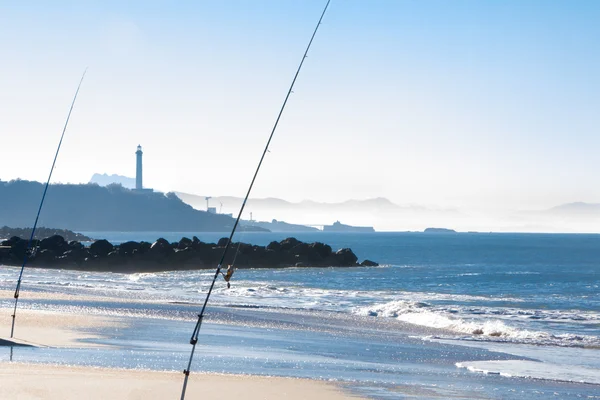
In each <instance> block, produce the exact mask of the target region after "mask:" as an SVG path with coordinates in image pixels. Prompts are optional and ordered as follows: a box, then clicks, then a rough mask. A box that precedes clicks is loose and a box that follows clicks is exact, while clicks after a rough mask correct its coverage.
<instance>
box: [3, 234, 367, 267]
mask: <svg viewBox="0 0 600 400" xmlns="http://www.w3.org/2000/svg"><path fill="white" fill-rule="evenodd" d="M227 241H228V239H227V238H222V239H220V240H219V241H218V242H217V243H204V242H202V241H200V240H199V239H198V238H197V237H195V236H194V237H193V238H192V239H189V238H185V237H184V238H182V239H181V240H180V241H178V242H172V243H170V242H168V241H167V240H165V239H162V238H160V239H158V240H157V241H156V242H154V243H149V242H133V241H132V242H124V243H121V244H119V245H113V244H111V243H110V242H108V241H107V240H104V239H102V240H96V241H95V242H93V243H92V244H91V245H89V246H84V245H83V244H82V243H80V242H77V241H70V242H67V241H65V240H64V238H63V237H62V236H59V235H55V236H51V237H49V238H46V239H43V240H36V241H34V243H33V244H34V246H33V248H34V249H35V250H34V251H33V252H31V254H30V256H29V260H28V263H27V264H28V265H29V266H32V267H40V268H60V269H76V270H85V271H109V272H126V273H131V272H158V271H172V270H194V269H212V268H215V267H216V265H217V263H218V262H219V260H220V259H221V256H222V254H223V250H224V248H225V246H226V245H227ZM26 251H27V240H24V239H21V238H19V237H12V238H10V239H8V240H5V241H3V242H1V243H0V264H4V265H16V266H20V265H21V263H22V262H23V258H24V256H25V252H26ZM236 254H237V256H236ZM234 257H236V262H235V266H236V268H285V267H357V266H377V265H378V264H377V263H375V262H373V261H370V260H364V261H363V262H361V263H358V258H357V257H356V255H355V254H354V253H353V252H352V250H350V249H340V250H337V251H333V250H332V248H331V246H329V245H327V244H324V243H319V242H315V243H304V242H301V241H299V240H297V239H295V238H287V239H284V240H282V241H280V242H271V243H269V245H267V246H256V245H251V244H246V243H232V244H231V246H230V249H229V252H228V256H227V257H226V259H225V262H224V266H226V265H227V264H231V263H232V262H233V259H234Z"/></svg>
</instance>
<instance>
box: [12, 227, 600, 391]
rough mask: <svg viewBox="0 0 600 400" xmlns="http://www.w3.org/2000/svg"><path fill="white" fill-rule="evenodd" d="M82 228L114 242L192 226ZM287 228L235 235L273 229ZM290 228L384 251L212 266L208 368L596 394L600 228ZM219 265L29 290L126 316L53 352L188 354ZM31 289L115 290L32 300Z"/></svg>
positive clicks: (131, 357) (204, 336)
mask: <svg viewBox="0 0 600 400" xmlns="http://www.w3.org/2000/svg"><path fill="white" fill-rule="evenodd" d="M86 234H87V235H88V236H92V237H97V238H99V237H107V238H108V239H109V240H111V241H113V242H115V243H117V242H121V241H125V240H131V239H136V240H149V241H151V240H154V239H156V238H157V237H158V236H164V237H166V238H167V239H169V240H177V239H179V238H181V236H183V235H186V236H191V235H192V234H191V233H174V234H164V233H163V234H160V233H159V232H153V233H145V234H139V233H135V234H134V233H97V232H86ZM282 235H283V234H274V233H244V234H243V235H240V236H239V237H237V238H236V240H241V241H244V242H251V243H254V244H260V245H264V244H267V243H269V242H270V241H272V240H281V239H283V238H284V236H282ZM220 236H222V234H218V233H203V234H198V237H199V238H200V239H201V240H204V241H212V242H214V241H217V240H218V239H219V238H220ZM295 236H296V237H298V239H301V240H304V241H315V240H319V241H323V242H326V243H329V244H330V245H332V247H333V248H334V249H336V248H341V247H351V248H352V249H353V250H354V251H355V253H356V254H357V256H358V257H359V259H361V260H362V259H365V258H368V259H372V260H375V261H378V262H380V263H382V266H380V267H375V268H320V269H305V268H288V269H273V270H264V269H254V270H245V269H239V270H238V271H237V272H236V274H235V275H234V279H233V281H232V287H231V289H227V288H226V287H225V285H224V284H223V282H221V281H219V282H218V284H217V286H216V290H215V292H214V295H213V297H212V298H211V303H210V308H209V312H208V316H207V323H206V324H205V326H203V328H202V331H201V335H200V343H201V349H200V351H199V360H198V364H197V368H198V369H199V370H208V371H218V372H221V371H225V372H249V373H256V374H271V375H283V376H297V377H310V378H317V379H335V380H338V381H340V382H342V383H344V384H346V385H349V387H351V389H352V390H355V391H357V392H360V393H362V394H367V395H369V396H371V397H373V398H396V397H398V396H400V395H399V394H398V393H400V392H399V391H401V390H404V389H401V388H403V387H404V386H403V385H406V384H410V385H416V386H415V387H416V389H415V390H416V391H417V392H416V393H417V394H418V395H421V396H423V397H427V396H430V397H435V396H438V397H441V398H446V397H453V396H454V397H458V398H477V397H482V398H547V397H549V396H551V395H552V396H558V398H579V397H581V396H583V397H587V398H594V397H593V396H595V395H597V393H598V391H599V390H600V386H598V385H600V361H598V360H600V357H599V356H600V353H599V352H600V350H599V349H600V296H599V295H598V293H599V287H600V273H599V272H600V271H599V269H600V268H599V266H598V260H600V235H566V234H565V235H554V234H467V233H464V234H426V233H374V234H350V233H348V234H331V233H304V234H299V235H295ZM16 274H17V270H16V269H15V268H3V269H2V270H1V271H0V288H2V289H11V288H12V286H13V285H14V280H15V278H16ZM213 274H214V272H213V271H185V272H165V273H157V274H133V275H126V274H110V273H87V272H81V271H55V270H52V271H50V270H41V269H28V270H26V273H25V280H24V283H23V288H22V291H23V294H22V304H23V306H24V307H29V308H44V309H49V310H65V309H73V310H80V311H84V312H86V313H95V314H102V315H114V316H118V317H121V318H124V319H125V320H126V321H128V322H129V324H128V327H126V328H123V329H121V330H116V331H115V330H111V331H110V332H105V333H106V338H105V339H102V342H103V343H106V344H111V345H113V346H114V348H112V349H110V350H106V351H103V352H96V353H94V354H96V355H95V356H94V357H82V353H84V352H86V351H87V352H89V350H61V354H62V356H61V357H62V358H61V359H62V360H63V361H60V360H59V361H58V362H63V363H76V364H77V363H82V362H83V363H84V364H86V365H103V366H114V367H126V368H150V369H161V370H162V369H172V370H180V369H182V368H183V365H184V363H185V359H186V357H187V356H188V354H189V353H188V351H189V350H190V349H189V347H190V346H189V344H187V342H188V341H189V335H190V334H191V330H192V328H193V322H194V318H195V315H196V314H197V312H198V310H199V307H200V305H199V303H200V302H201V301H202V300H203V296H204V295H205V292H206V289H207V288H208V284H209V283H210V278H211V277H212V275H213ZM27 291H44V292H54V293H71V294H78V295H92V294H93V295H96V296H98V295H99V296H105V297H106V300H105V301H103V300H93V301H91V300H90V301H78V302H75V301H70V300H53V301H44V302H39V301H33V300H28V299H27ZM115 297H117V298H118V299H119V301H112V300H111V298H115ZM2 305H3V306H9V305H10V299H5V300H3V301H2ZM1 357H4V358H6V356H5V355H3V356H1ZM17 357H19V359H20V360H23V361H38V362H43V361H48V360H49V359H50V358H51V357H55V353H51V352H50V350H38V349H36V350H19V352H18V354H17ZM81 360H85V361H81ZM554 393H556V394H554ZM589 396H592V397H589ZM400 397H401V396H400Z"/></svg>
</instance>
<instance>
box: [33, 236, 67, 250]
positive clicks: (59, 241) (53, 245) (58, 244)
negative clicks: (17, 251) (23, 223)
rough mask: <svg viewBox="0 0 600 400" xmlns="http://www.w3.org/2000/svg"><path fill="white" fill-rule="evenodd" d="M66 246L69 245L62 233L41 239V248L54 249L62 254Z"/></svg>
mask: <svg viewBox="0 0 600 400" xmlns="http://www.w3.org/2000/svg"><path fill="white" fill-rule="evenodd" d="M66 247H68V244H67V242H65V238H63V237H62V236H60V235H54V236H50V237H47V238H46V239H42V240H41V241H40V249H41V250H53V251H54V252H57V253H58V252H60V253H61V254H62V250H63V249H65V248H66Z"/></svg>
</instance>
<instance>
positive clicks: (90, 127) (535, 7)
mask: <svg viewBox="0 0 600 400" xmlns="http://www.w3.org/2000/svg"><path fill="white" fill-rule="evenodd" d="M323 6H324V1H320V0H319V1H316V0H308V1H304V2H295V1H292V0H289V1H288V0H285V1H275V0H268V1H267V0H260V1H256V2H252V3H249V2H245V1H241V0H227V1H222V2H208V1H199V2H191V1H190V2H188V1H183V2H179V3H177V4H176V5H173V4H169V3H163V2H158V1H149V2H146V1H144V2H142V1H132V2H127V3H122V2H118V1H100V0H92V1H87V2H84V3H77V2H59V3H56V4H50V3H46V2H42V1H22V2H16V3H15V2H10V3H4V4H3V13H2V15H0V43H1V44H2V48H3V55H4V57H3V61H4V62H3V63H2V65H0V71H2V74H0V87H2V88H3V90H2V91H0V109H1V110H2V114H0V129H1V130H2V131H3V132H5V135H4V137H3V148H5V149H6V150H5V154H3V157H2V158H0V171H2V173H1V174H0V178H1V179H3V180H10V179H15V178H17V177H18V178H22V179H27V180H37V181H45V179H46V177H47V175H48V172H49V168H50V164H51V162H52V158H53V156H54V152H55V150H56V145H57V143H58V139H59V135H60V131H61V129H62V126H63V124H64V120H65V118H66V114H67V111H68V107H69V104H70V101H71V99H72V96H73V94H74V91H75V88H76V85H77V82H78V79H79V77H80V75H81V73H82V72H83V69H84V68H85V67H89V70H88V75H87V77H86V80H85V81H84V84H83V86H82V89H81V92H80V97H79V99H78V102H77V104H76V105H75V109H74V112H73V116H72V119H71V123H70V126H69V129H68V131H67V133H66V136H65V140H64V143H63V148H62V150H61V154H60V155H59V157H58V162H57V167H56V169H55V171H54V176H53V182H71V183H86V182H87V181H88V180H89V179H90V177H91V176H92V175H93V173H108V174H120V175H126V176H133V175H134V174H135V155H134V153H135V148H136V146H137V145H138V144H141V145H142V147H143V150H144V183H145V186H146V187H151V188H155V189H157V190H161V191H173V190H177V191H182V192H186V193H204V194H209V195H218V194H222V193H227V194H231V195H234V196H238V197H241V196H243V195H244V194H245V192H246V190H247V186H248V184H249V181H250V178H251V176H252V173H253V171H254V168H255V166H256V163H257V162H258V158H259V156H260V153H261V151H262V148H263V146H264V144H265V141H266V139H267V136H268V134H269V132H270V129H271V127H272V124H273V122H274V119H275V117H276V113H277V111H278V108H279V106H280V104H281V101H282V100H283V97H284V95H285V92H286V90H287V87H288V85H289V84H290V81H291V79H292V77H293V74H294V72H295V69H296V67H297V64H298V62H299V60H300V57H301V55H302V52H303V50H304V48H305V46H306V43H307V41H308V39H309V37H310V34H311V33H312V29H313V28H314V24H315V23H316V20H317V19H318V16H319V14H320V11H321V9H322V7H323ZM598 20H600V3H598V2H594V1H576V2H568V3H567V2H560V1H542V0H532V1H529V2H526V3H523V2H521V1H517V0H512V1H510V0H509V1H505V2H476V1H467V0H465V1H456V2H444V1H440V0H437V1H433V0H425V1H421V2H413V1H392V0H380V1H373V2H364V1H358V0H347V1H343V2H342V1H333V2H332V3H331V8H330V10H329V11H328V13H327V15H326V16H325V19H324V21H323V25H322V26H321V29H320V31H319V33H318V34H317V37H316V38H315V41H314V43H313V48H312V50H311V52H310V53H309V57H308V59H307V61H306V63H305V66H304V69H303V71H302V73H301V74H300V77H299V79H298V81H297V84H296V87H295V91H294V94H293V95H292V97H291V99H290V102H289V104H288V108H287V109H286V111H285V113H284V115H283V118H282V120H281V123H280V127H279V130H278V131H277V133H276V135H275V137H274V141H273V143H272V147H271V152H270V153H268V155H267V158H266V160H265V163H264V165H263V169H262V170H261V173H260V174H259V176H258V179H257V182H256V186H255V189H254V191H253V193H252V197H254V198H265V197H274V198H285V199H288V200H290V201H294V202H297V201H300V200H302V199H313V200H315V201H321V202H339V201H342V200H344V199H350V198H356V199H364V198H376V197H385V198H388V199H390V200H391V201H392V202H394V203H396V204H399V205H409V204H419V205H426V206H428V207H438V208H441V209H456V210H461V211H462V212H467V213H469V214H472V218H473V220H474V221H475V222H474V223H473V224H472V225H485V224H492V223H493V221H490V220H489V218H492V217H493V218H496V217H494V216H495V215H497V214H499V215H504V214H506V213H508V212H510V211H519V210H544V209H549V208H551V207H554V206H558V205H561V204H565V203H572V202H587V203H600V187H598V185H594V184H593V182H595V180H596V174H595V171H597V170H599V167H600V158H599V157H597V149H598V148H600V137H599V135H598V132H597V131H598V126H600V124H599V122H600V114H598V111H597V110H598V109H599V106H600V90H599V89H600V78H599V76H598V73H597V71H598V70H599V67H600V51H599V50H598V47H597V42H598V39H600V25H599V24H597V21H598ZM478 218H479V220H478ZM292 222H293V221H292ZM516 222H517V223H518V221H516ZM494 223H495V222H494ZM524 223H525V222H524ZM506 224H507V225H506V226H508V225H509V222H506ZM586 224H588V222H586V221H583V222H582V226H584V225H586ZM517 225H518V224H517ZM469 226H470V225H469ZM502 226H504V225H502ZM511 226H512V225H511ZM449 228H452V226H449Z"/></svg>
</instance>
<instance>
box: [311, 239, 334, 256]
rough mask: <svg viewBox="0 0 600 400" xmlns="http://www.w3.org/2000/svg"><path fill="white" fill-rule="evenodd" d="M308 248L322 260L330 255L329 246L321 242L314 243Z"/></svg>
mask: <svg viewBox="0 0 600 400" xmlns="http://www.w3.org/2000/svg"><path fill="white" fill-rule="evenodd" d="M308 246H309V247H310V248H311V249H312V250H313V251H314V252H315V253H317V254H318V255H319V256H321V257H322V258H327V257H329V256H330V255H331V253H332V250H331V246H330V245H328V244H324V243H321V242H315V243H311V244H309V245H308Z"/></svg>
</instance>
